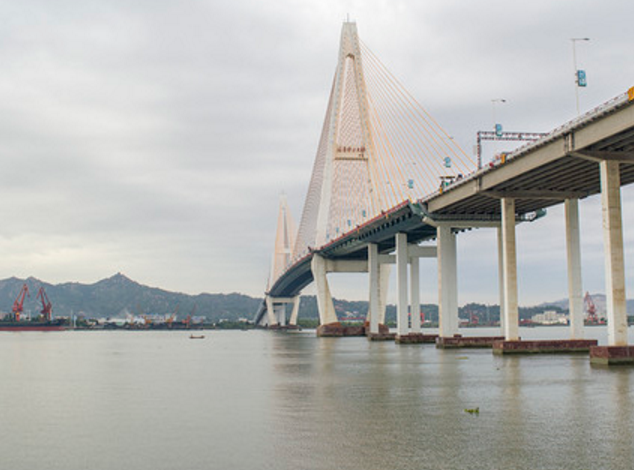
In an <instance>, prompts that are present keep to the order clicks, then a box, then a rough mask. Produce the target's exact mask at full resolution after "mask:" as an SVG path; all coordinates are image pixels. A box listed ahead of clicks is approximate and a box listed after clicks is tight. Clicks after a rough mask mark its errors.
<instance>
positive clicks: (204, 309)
mask: <svg viewBox="0 0 634 470" xmlns="http://www.w3.org/2000/svg"><path fill="white" fill-rule="evenodd" d="M25 283H26V285H27V286H28V288H29V291H30V292H31V296H30V297H29V298H27V299H26V300H25V302H24V311H25V312H26V313H28V312H29V311H30V312H31V313H32V314H33V315H35V314H37V313H39V311H40V310H41V303H40V302H39V301H38V300H37V299H36V298H35V296H36V293H37V290H38V289H39V287H40V286H44V289H45V290H46V293H47V294H48V297H49V299H50V301H51V303H52V304H53V313H54V315H58V316H68V315H69V314H70V313H71V312H74V313H75V314H77V315H79V314H83V315H85V316H86V317H90V318H100V317H106V318H108V317H110V318H115V317H122V316H125V314H126V313H128V312H130V313H133V314H136V315H140V314H160V315H164V314H170V313H172V312H174V311H176V309H177V308H178V312H179V316H180V317H184V316H186V315H187V314H189V313H191V312H192V311H193V310H194V306H196V310H195V315H197V316H201V317H206V318H207V319H208V320H209V321H217V320H219V319H220V318H227V319H238V318H240V317H246V318H251V317H252V316H253V313H254V312H255V310H256V309H257V307H258V305H259V303H260V302H261V299H257V298H253V297H249V296H247V295H243V294H237V293H232V294H199V295H188V294H183V293H178V292H169V291H166V290H163V289H158V288H155V287H149V286H145V285H142V284H139V283H138V282H136V281H133V280H131V279H130V278H128V277H126V276H124V275H123V274H121V273H118V274H115V275H114V276H112V277H109V278H107V279H103V280H101V281H98V282H96V283H94V284H80V283H76V282H70V283H64V284H49V283H47V282H44V281H41V280H39V279H36V278H34V277H29V278H28V279H18V278H15V277H12V278H9V279H4V280H0V311H2V312H10V311H11V308H12V306H13V302H14V300H15V298H16V296H17V295H18V292H19V291H20V288H21V287H22V285H23V284H25Z"/></svg>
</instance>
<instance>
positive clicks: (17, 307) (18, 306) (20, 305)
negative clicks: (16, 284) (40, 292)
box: [12, 284, 31, 321]
mask: <svg viewBox="0 0 634 470" xmlns="http://www.w3.org/2000/svg"><path fill="white" fill-rule="evenodd" d="M27 295H28V296H29V297H31V296H30V295H29V286H27V285H26V284H23V285H22V289H20V293H19V294H18V296H17V297H16V299H15V301H14V302H13V309H12V311H13V316H14V317H15V321H20V315H22V312H23V311H24V299H25V298H26V296H27Z"/></svg>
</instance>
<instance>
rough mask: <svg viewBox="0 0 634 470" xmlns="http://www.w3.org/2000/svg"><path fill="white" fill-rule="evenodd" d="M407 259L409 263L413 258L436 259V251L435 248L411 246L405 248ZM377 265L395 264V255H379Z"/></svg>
mask: <svg viewBox="0 0 634 470" xmlns="http://www.w3.org/2000/svg"><path fill="white" fill-rule="evenodd" d="M407 257H408V259H409V260H410V261H411V260H412V259H414V258H436V257H438V249H437V248H436V247H435V246H420V245H414V244H411V245H409V246H408V247H407ZM379 263H381V264H396V255H379Z"/></svg>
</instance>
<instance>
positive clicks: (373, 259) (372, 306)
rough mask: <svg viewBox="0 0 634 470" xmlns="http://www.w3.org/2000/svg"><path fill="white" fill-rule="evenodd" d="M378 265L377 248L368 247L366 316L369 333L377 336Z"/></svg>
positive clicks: (372, 245)
mask: <svg viewBox="0 0 634 470" xmlns="http://www.w3.org/2000/svg"><path fill="white" fill-rule="evenodd" d="M380 268H381V265H380V264H379V247H378V245H377V244H375V243H370V244H369V245H368V271H369V278H370V299H369V305H368V307H369V308H368V316H369V317H370V333H371V334H377V335H378V334H379V295H380V291H381V279H380V274H379V272H380Z"/></svg>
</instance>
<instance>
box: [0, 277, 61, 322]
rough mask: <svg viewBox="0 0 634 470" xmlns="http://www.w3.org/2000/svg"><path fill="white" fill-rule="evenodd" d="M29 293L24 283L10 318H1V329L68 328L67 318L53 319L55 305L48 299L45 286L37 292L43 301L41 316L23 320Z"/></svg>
mask: <svg viewBox="0 0 634 470" xmlns="http://www.w3.org/2000/svg"><path fill="white" fill-rule="evenodd" d="M28 295H29V288H28V286H27V285H26V284H24V285H23V286H22V289H20V293H19V294H18V297H17V298H16V299H15V302H14V303H13V310H12V313H11V314H10V315H8V318H5V319H2V320H0V331H63V330H65V329H66V323H67V322H66V320H65V319H61V318H60V319H56V320H54V319H53V305H52V304H51V301H50V300H49V299H48V296H47V295H46V292H45V291H44V287H43V286H42V287H40V289H39V291H38V292H37V298H38V299H40V300H41V301H42V311H41V312H40V316H39V318H37V319H35V320H26V321H25V320H23V319H22V313H23V311H24V300H25V298H26V296H28ZM29 297H30V296H29Z"/></svg>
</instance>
